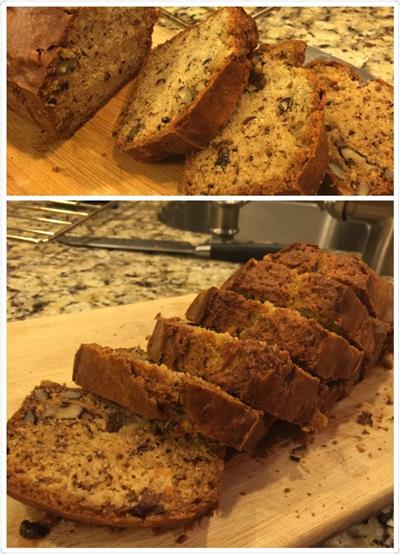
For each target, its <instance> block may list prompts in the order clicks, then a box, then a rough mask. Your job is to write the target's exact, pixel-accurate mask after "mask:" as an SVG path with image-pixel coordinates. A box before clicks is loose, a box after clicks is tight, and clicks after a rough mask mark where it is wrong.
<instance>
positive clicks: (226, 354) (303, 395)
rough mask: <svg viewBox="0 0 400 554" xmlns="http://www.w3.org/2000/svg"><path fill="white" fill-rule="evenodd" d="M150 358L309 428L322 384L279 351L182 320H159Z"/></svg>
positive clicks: (283, 352)
mask: <svg viewBox="0 0 400 554" xmlns="http://www.w3.org/2000/svg"><path fill="white" fill-rule="evenodd" d="M147 353H148V355H149V358H150V359H151V360H152V361H153V362H157V363H164V364H165V365H167V366H168V367H169V368H171V369H173V370H174V371H182V372H186V373H190V374H191V375H195V376H197V377H201V378H202V379H205V380H206V381H209V382H210V383H214V384H216V385H219V386H220V387H221V388H222V389H224V390H226V391H227V392H229V393H231V394H233V395H234V396H238V397H239V398H240V399H241V400H243V402H246V403H247V404H249V405H250V406H253V407H254V408H258V409H259V410H262V411H264V412H266V413H267V414H269V415H272V416H276V417H278V418H280V419H285V420H287V421H290V422H292V423H296V424H299V425H303V426H304V425H306V426H307V427H309V426H310V422H311V420H312V418H313V416H314V414H315V407H316V402H317V396H318V388H319V379H317V378H315V377H313V376H311V375H310V374H309V373H307V372H305V371H303V370H302V369H300V368H299V367H297V366H296V365H295V364H294V363H293V362H292V361H291V359H290V357H289V354H288V353H287V352H285V351H284V350H279V349H278V348H277V347H276V346H268V345H267V344H266V343H263V342H260V341H257V340H252V339H246V340H238V339H237V338H235V337H232V336H231V335H229V333H215V332H213V331H208V330H206V329H201V328H198V327H194V326H192V325H188V324H186V323H185V322H184V321H182V320H179V319H178V318H171V319H164V318H162V317H160V318H158V320H157V324H156V326H155V329H154V331H153V334H152V335H151V337H150V339H149V342H148V348H147Z"/></svg>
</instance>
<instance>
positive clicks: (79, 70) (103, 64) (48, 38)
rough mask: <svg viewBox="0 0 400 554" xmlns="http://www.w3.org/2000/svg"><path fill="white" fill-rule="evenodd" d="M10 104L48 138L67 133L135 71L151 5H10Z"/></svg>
mask: <svg viewBox="0 0 400 554" xmlns="http://www.w3.org/2000/svg"><path fill="white" fill-rule="evenodd" d="M7 12H8V13H7V25H8V37H7V79H8V105H9V107H10V108H11V109H13V110H14V111H16V112H18V113H21V114H23V115H27V116H28V117H30V118H31V119H33V121H35V122H36V123H37V124H38V126H39V127H40V128H41V129H42V130H44V131H46V135H47V136H48V137H49V138H55V137H69V136H71V135H72V134H73V133H74V132H75V131H76V130H77V129H78V128H79V127H80V126H81V125H82V124H83V123H85V121H87V120H88V119H90V118H91V117H92V116H93V115H94V113H95V112H96V111H97V110H98V109H99V108H100V107H101V106H103V104H105V102H106V101H107V100H109V98H111V97H112V96H113V95H114V94H116V92H118V90H119V89H120V88H121V87H122V86H123V85H124V84H125V83H126V82H127V81H129V80H130V79H132V78H133V77H135V75H136V74H137V72H138V71H139V68H140V67H141V65H142V63H143V61H144V59H145V58H146V56H147V54H148V52H149V50H150V47H151V35H152V32H153V26H154V23H155V22H156V20H157V18H158V11H157V10H156V9H155V8H132V7H115V8H112V7H34V8H27V7H14V8H10V9H9V10H7Z"/></svg>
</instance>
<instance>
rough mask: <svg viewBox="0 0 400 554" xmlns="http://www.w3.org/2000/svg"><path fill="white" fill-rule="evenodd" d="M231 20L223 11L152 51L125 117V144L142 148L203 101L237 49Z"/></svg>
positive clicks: (122, 137)
mask: <svg viewBox="0 0 400 554" xmlns="http://www.w3.org/2000/svg"><path fill="white" fill-rule="evenodd" d="M230 17H231V15H230V12H229V11H226V10H221V11H220V12H219V13H218V14H217V15H216V16H213V17H210V18H208V19H207V20H206V21H204V22H202V23H201V25H198V26H195V27H193V28H192V29H190V30H189V31H186V32H185V31H183V32H182V33H181V34H179V35H177V36H176V37H174V38H173V39H172V40H171V41H170V42H168V43H166V44H164V45H161V46H159V47H158V48H155V49H154V50H153V51H152V52H151V54H150V56H149V58H148V60H147V63H146V65H145V67H144V68H143V75H142V76H141V78H139V79H138V82H137V86H136V88H135V89H134V92H133V97H132V99H131V101H130V104H129V106H128V108H127V111H126V113H125V114H124V117H123V120H122V124H121V127H120V130H119V132H118V135H119V140H120V141H122V142H126V143H132V144H134V143H140V142H142V141H145V140H146V139H148V138H150V137H152V136H153V135H154V134H155V133H159V132H161V131H164V130H165V129H166V127H167V126H168V124H169V123H171V122H173V121H174V120H176V119H177V118H178V117H179V116H180V115H181V114H182V113H183V112H184V110H185V109H186V108H188V106H190V104H192V103H193V102H194V101H196V100H197V99H198V97H199V95H200V94H201V93H202V92H203V91H204V90H205V89H206V87H207V86H208V85H209V83H210V82H211V81H212V79H213V78H214V77H215V76H216V75H217V74H218V72H219V71H220V70H221V69H222V67H223V66H224V65H225V64H226V62H227V61H228V58H229V56H230V55H231V54H232V52H233V50H234V44H235V42H234V40H233V37H231V34H230V29H229V18H230Z"/></svg>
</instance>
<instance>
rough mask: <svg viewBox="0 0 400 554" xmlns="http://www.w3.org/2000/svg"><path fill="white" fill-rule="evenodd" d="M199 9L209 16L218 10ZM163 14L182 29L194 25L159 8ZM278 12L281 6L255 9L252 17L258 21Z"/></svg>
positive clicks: (209, 8) (205, 7)
mask: <svg viewBox="0 0 400 554" xmlns="http://www.w3.org/2000/svg"><path fill="white" fill-rule="evenodd" d="M199 9H202V10H204V15H207V12H213V11H215V10H217V9H218V8H211V7H207V6H204V7H201V8H199ZM159 10H160V12H161V14H162V16H163V17H165V18H166V19H169V20H170V21H172V22H173V23H175V24H176V25H178V27H182V28H187V27H190V25H192V24H193V22H192V21H186V20H185V19H184V18H183V17H180V16H178V15H176V14H173V13H171V12H170V11H168V9H165V8H159ZM276 10H280V7H279V6H270V7H267V8H265V7H264V8H255V11H254V13H252V14H251V15H252V17H253V18H254V19H258V18H259V17H261V16H263V15H265V14H267V13H269V12H271V11H276Z"/></svg>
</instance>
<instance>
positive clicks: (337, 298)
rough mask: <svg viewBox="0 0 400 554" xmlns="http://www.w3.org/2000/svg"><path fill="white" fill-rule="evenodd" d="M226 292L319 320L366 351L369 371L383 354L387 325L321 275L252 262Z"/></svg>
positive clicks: (229, 282)
mask: <svg viewBox="0 0 400 554" xmlns="http://www.w3.org/2000/svg"><path fill="white" fill-rule="evenodd" d="M222 288H224V289H227V290H233V291H235V292H237V293H239V294H242V295H243V296H245V297H246V298H250V299H253V300H259V301H261V302H265V301H269V302H271V303H272V304H274V305H275V306H278V307H284V308H291V309H295V310H297V311H298V312H299V313H301V314H302V315H303V316H304V317H308V318H312V319H315V320H317V321H318V322H319V323H320V324H321V325H322V326H323V327H326V328H327V329H329V330H330V331H334V332H335V333H338V334H339V335H342V336H343V337H344V338H346V339H347V340H348V341H349V342H351V344H353V345H354V346H356V347H357V348H359V349H360V350H363V351H364V352H365V363H366V367H373V366H374V365H375V364H376V363H377V361H378V360H379V358H380V356H381V354H382V351H383V347H384V344H385V340H386V336H387V333H388V327H387V325H386V324H384V323H382V322H381V321H379V320H377V319H376V318H372V317H371V316H370V315H369V314H368V311H367V310H366V308H365V307H364V306H363V305H362V304H361V302H360V301H359V299H358V298H357V296H356V295H355V294H354V292H353V291H352V290H351V289H350V288H349V287H347V286H346V285H343V284H341V283H338V282H336V281H333V280H332V279H328V278H326V277H324V276H323V275H321V274H319V273H301V274H298V273H297V271H296V270H293V269H290V268H288V267H287V266H285V265H283V264H280V263H274V262H271V261H260V262H258V261H256V260H249V261H248V262H247V263H246V264H244V265H243V266H242V267H241V268H239V269H238V270H237V271H236V272H235V273H234V274H233V275H232V276H231V277H230V278H229V279H228V280H227V281H226V282H225V283H224V284H223V286H222Z"/></svg>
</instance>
